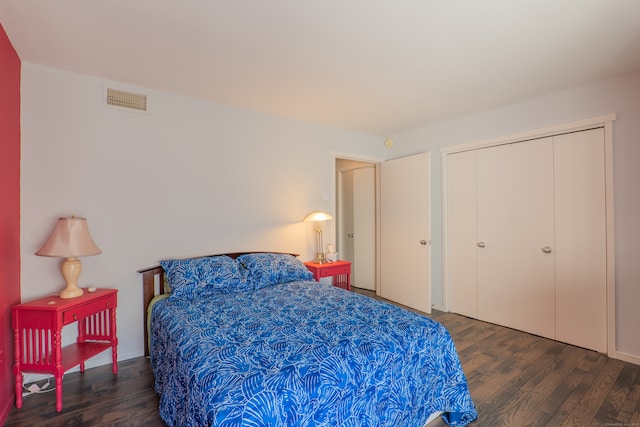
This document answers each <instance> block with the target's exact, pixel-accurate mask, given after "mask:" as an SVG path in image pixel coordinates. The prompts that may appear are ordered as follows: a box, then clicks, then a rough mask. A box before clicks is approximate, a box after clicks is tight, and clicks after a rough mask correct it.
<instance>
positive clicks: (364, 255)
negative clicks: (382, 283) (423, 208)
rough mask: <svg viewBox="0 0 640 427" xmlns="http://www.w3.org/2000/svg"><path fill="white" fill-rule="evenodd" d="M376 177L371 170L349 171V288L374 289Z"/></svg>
mask: <svg viewBox="0 0 640 427" xmlns="http://www.w3.org/2000/svg"><path fill="white" fill-rule="evenodd" d="M375 186H376V175H375V169H374V168H373V167H366V168H361V169H355V170H354V171H353V237H352V240H353V264H352V268H351V274H352V277H351V285H352V286H355V287H357V288H362V289H368V290H371V291H375V289H376V269H375V268H376V264H375V261H376V191H375Z"/></svg>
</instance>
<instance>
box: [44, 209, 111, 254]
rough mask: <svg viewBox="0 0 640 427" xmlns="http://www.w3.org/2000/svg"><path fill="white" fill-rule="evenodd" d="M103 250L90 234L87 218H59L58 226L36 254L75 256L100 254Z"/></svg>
mask: <svg viewBox="0 0 640 427" xmlns="http://www.w3.org/2000/svg"><path fill="white" fill-rule="evenodd" d="M100 253H102V251H101V250H100V249H99V248H98V247H97V246H96V244H95V243H94V242H93V240H92V239H91V235H89V228H88V227H87V220H86V219H85V218H76V217H71V218H59V219H58V223H57V224H56V228H54V230H53V232H52V233H51V235H50V236H49V239H48V240H47V243H45V244H44V246H43V247H41V248H40V250H39V251H38V252H36V255H40V256H52V257H65V258H75V257H81V256H89V255H98V254H100Z"/></svg>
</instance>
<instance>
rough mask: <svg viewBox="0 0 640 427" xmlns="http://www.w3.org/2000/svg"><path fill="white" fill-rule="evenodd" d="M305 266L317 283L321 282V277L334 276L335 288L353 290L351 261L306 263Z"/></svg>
mask: <svg viewBox="0 0 640 427" xmlns="http://www.w3.org/2000/svg"><path fill="white" fill-rule="evenodd" d="M304 265H306V266H307V268H308V269H309V271H310V272H312V273H313V276H314V277H315V279H316V281H320V278H321V277H330V276H333V286H336V287H338V288H342V289H346V290H348V291H350V290H351V263H350V262H349V261H340V260H338V261H335V262H328V263H326V264H318V263H317V262H311V261H310V262H305V263H304Z"/></svg>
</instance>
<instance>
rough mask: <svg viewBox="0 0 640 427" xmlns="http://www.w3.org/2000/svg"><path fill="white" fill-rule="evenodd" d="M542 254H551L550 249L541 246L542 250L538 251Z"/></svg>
mask: <svg viewBox="0 0 640 427" xmlns="http://www.w3.org/2000/svg"><path fill="white" fill-rule="evenodd" d="M540 250H541V251H542V252H544V253H545V254H550V253H551V252H552V250H551V247H550V246H543V247H542V249H540Z"/></svg>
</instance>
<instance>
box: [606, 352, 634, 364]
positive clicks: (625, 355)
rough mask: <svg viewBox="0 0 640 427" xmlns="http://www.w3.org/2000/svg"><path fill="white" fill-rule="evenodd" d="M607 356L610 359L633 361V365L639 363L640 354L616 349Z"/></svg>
mask: <svg viewBox="0 0 640 427" xmlns="http://www.w3.org/2000/svg"><path fill="white" fill-rule="evenodd" d="M609 357H611V358H612V359H618V360H622V361H623V362H628V363H633V364H634V365H640V356H636V355H634V354H629V353H625V352H623V351H618V350H616V351H615V352H613V354H609Z"/></svg>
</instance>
